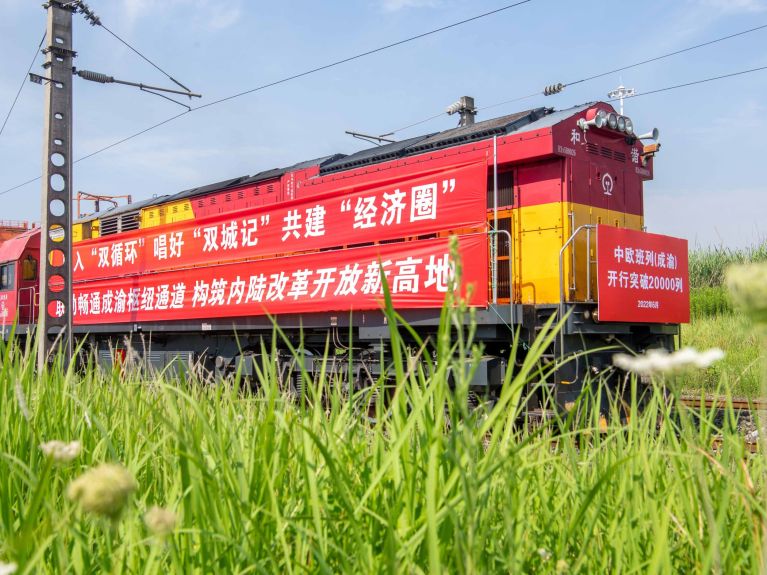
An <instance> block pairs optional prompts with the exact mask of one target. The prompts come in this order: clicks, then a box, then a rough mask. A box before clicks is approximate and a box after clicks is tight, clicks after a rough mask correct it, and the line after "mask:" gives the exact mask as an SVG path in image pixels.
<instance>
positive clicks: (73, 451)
mask: <svg viewBox="0 0 767 575" xmlns="http://www.w3.org/2000/svg"><path fill="white" fill-rule="evenodd" d="M40 451H42V452H43V454H45V456H46V457H49V458H51V459H53V461H55V462H56V463H69V462H70V461H72V460H73V459H75V458H76V457H77V456H78V455H80V451H82V445H81V444H80V442H79V441H70V442H69V443H64V442H63V441H59V440H58V439H54V440H52V441H46V442H45V443H41V444H40Z"/></svg>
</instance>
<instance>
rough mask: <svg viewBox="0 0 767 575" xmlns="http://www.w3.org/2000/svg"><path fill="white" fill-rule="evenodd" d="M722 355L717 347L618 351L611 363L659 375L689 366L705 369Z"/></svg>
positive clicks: (637, 372)
mask: <svg viewBox="0 0 767 575" xmlns="http://www.w3.org/2000/svg"><path fill="white" fill-rule="evenodd" d="M723 357H724V352H723V351H722V350H721V349H719V348H718V347H714V348H711V349H707V350H706V351H700V352H699V351H696V350H695V349H693V348H691V347H685V348H683V349H680V350H679V351H676V352H674V353H669V352H668V351H666V350H665V349H650V350H648V351H647V352H646V353H645V354H643V355H629V354H625V353H619V354H616V355H614V356H613V365H615V366H616V367H619V368H620V369H623V370H625V371H628V372H631V373H636V374H639V375H659V374H668V373H673V372H676V371H683V370H685V369H689V368H698V369H705V368H707V367H709V366H710V365H711V364H713V363H714V362H716V361H719V360H720V359H722V358H723Z"/></svg>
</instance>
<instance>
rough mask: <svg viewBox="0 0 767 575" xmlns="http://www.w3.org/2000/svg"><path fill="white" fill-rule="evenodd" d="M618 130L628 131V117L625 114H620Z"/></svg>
mask: <svg viewBox="0 0 767 575" xmlns="http://www.w3.org/2000/svg"><path fill="white" fill-rule="evenodd" d="M618 130H620V131H621V132H625V131H626V118H624V117H623V116H618Z"/></svg>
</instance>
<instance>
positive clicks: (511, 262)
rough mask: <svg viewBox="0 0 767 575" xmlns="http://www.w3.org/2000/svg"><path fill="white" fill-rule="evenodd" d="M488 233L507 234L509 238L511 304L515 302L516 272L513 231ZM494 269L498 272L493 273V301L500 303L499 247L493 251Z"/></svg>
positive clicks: (489, 232) (492, 232)
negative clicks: (512, 257)
mask: <svg viewBox="0 0 767 575" xmlns="http://www.w3.org/2000/svg"><path fill="white" fill-rule="evenodd" d="M487 233H488V234H506V237H507V238H508V240H509V305H511V304H513V303H514V274H513V273H512V272H513V265H514V262H513V261H512V259H511V233H509V231H508V230H487ZM493 269H494V270H496V272H495V273H494V274H493V285H492V288H493V303H494V304H497V303H498V289H497V282H498V272H497V270H498V249H497V248H496V249H495V251H494V253H493Z"/></svg>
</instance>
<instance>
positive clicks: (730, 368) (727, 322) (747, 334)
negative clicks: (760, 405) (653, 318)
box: [682, 313, 764, 397]
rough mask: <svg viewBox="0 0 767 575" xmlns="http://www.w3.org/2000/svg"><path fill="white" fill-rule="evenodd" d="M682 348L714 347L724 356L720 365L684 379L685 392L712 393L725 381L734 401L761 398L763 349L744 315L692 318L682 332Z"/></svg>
mask: <svg viewBox="0 0 767 575" xmlns="http://www.w3.org/2000/svg"><path fill="white" fill-rule="evenodd" d="M682 345H689V346H692V347H694V348H696V349H699V350H704V349H709V348H712V347H718V348H720V349H722V350H724V352H725V357H724V359H723V360H722V361H720V362H717V363H715V364H714V365H712V366H711V367H709V368H708V369H706V370H701V371H699V372H695V373H692V374H689V375H688V376H687V377H686V379H685V381H684V386H685V389H686V391H687V392H691V393H692V392H696V391H701V390H702V391H705V392H708V393H714V391H715V390H716V388H717V387H718V386H719V385H720V384H721V382H722V381H726V382H727V384H728V386H729V387H730V389H731V391H732V393H733V395H735V396H737V397H762V396H763V390H762V387H761V376H762V373H763V369H764V367H763V361H764V353H763V351H762V350H763V348H762V347H761V342H760V339H759V335H758V333H757V332H756V330H755V329H754V327H753V326H752V325H751V322H750V321H749V320H748V318H746V317H745V316H744V315H742V314H740V313H733V314H720V315H711V316H699V317H694V318H693V319H692V323H691V324H689V325H685V326H683V328H682Z"/></svg>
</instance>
